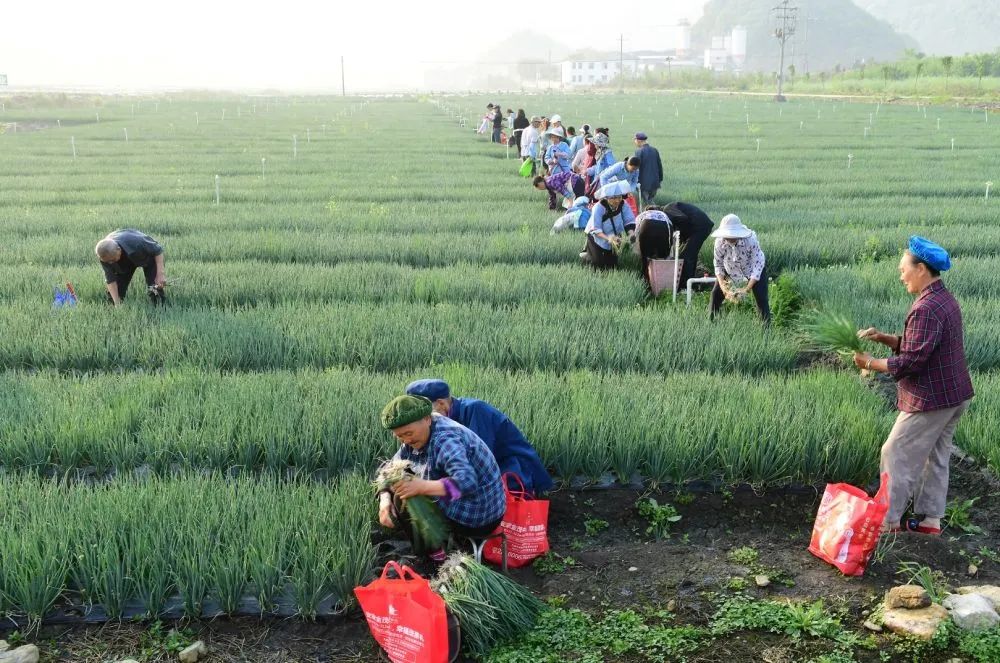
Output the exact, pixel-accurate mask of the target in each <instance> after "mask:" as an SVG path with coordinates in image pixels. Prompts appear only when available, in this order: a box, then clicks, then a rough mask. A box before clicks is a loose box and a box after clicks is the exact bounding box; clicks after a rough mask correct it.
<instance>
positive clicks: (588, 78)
mask: <svg viewBox="0 0 1000 663" xmlns="http://www.w3.org/2000/svg"><path fill="white" fill-rule="evenodd" d="M561 66H562V84H563V87H584V86H593V85H606V84H608V83H611V82H613V81H615V80H617V79H618V74H619V62H618V59H617V58H615V59H613V60H611V59H608V60H566V61H565V62H563V63H562V65H561ZM621 67H622V68H623V69H624V70H625V75H626V76H635V73H636V72H637V71H638V70H639V60H638V59H637V58H635V57H633V56H631V55H630V56H629V57H627V58H625V59H624V60H623V61H622V63H621Z"/></svg>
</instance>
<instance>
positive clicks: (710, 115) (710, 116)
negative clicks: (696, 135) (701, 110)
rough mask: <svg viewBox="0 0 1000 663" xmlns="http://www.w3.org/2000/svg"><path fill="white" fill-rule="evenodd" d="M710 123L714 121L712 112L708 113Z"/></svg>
mask: <svg viewBox="0 0 1000 663" xmlns="http://www.w3.org/2000/svg"><path fill="white" fill-rule="evenodd" d="M708 121H709V122H711V121H712V111H708Z"/></svg>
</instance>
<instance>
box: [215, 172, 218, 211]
mask: <svg viewBox="0 0 1000 663" xmlns="http://www.w3.org/2000/svg"><path fill="white" fill-rule="evenodd" d="M215 204H216V205H218V204H219V176H218V175H216V176H215Z"/></svg>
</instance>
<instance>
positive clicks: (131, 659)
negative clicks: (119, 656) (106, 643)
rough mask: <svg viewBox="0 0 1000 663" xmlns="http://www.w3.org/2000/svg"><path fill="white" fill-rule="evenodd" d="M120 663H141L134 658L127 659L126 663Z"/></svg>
mask: <svg viewBox="0 0 1000 663" xmlns="http://www.w3.org/2000/svg"><path fill="white" fill-rule="evenodd" d="M118 663H139V661H137V660H135V659H134V658H126V659H125V660H124V661H118Z"/></svg>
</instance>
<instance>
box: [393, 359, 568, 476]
mask: <svg viewBox="0 0 1000 663" xmlns="http://www.w3.org/2000/svg"><path fill="white" fill-rule="evenodd" d="M406 393H408V394H410V395H411V396H423V397H424V398H426V399H428V400H429V401H431V403H433V405H434V411H435V412H437V413H438V414H440V415H442V416H445V417H448V418H449V419H452V420H453V421H457V422H458V423H460V424H462V425H463V426H465V427H466V428H468V429H469V430H471V431H472V432H473V433H475V434H476V435H478V436H479V437H480V438H481V439H482V440H483V442H485V443H486V446H487V447H489V449H490V451H492V452H493V456H494V457H495V458H496V459H497V465H499V466H500V473H501V474H506V473H507V472H513V473H514V474H516V475H517V476H518V477H520V479H521V481H522V482H523V483H524V487H525V488H526V489H527V490H530V491H532V492H533V493H535V494H536V495H541V494H542V493H547V492H548V491H550V490H552V485H553V484H552V477H550V476H549V473H548V472H547V471H546V469H545V465H543V464H542V461H541V459H540V458H539V457H538V453H537V452H536V451H535V449H534V447H532V446H531V443H530V442H528V440H527V438H526V437H524V433H522V432H521V431H520V430H519V429H518V427H517V426H515V425H514V422H513V421H511V420H510V418H509V417H508V416H507V415H505V414H504V413H503V412H501V411H500V410H498V409H497V408H495V407H493V406H492V405H490V404H489V403H487V402H486V401H481V400H479V399H477V398H455V397H453V396H452V395H451V388H450V387H449V386H448V383H447V382H445V381H444V380H437V379H424V380H415V381H414V382H411V383H410V384H408V385H407V386H406ZM511 488H512V489H513V488H515V486H514V485H512V486H511Z"/></svg>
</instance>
